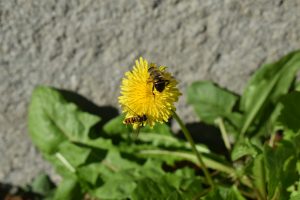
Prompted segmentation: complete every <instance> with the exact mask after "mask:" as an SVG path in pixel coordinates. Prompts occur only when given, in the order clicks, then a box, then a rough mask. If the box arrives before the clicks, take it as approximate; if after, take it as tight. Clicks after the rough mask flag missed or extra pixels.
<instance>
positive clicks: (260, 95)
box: [240, 51, 300, 135]
mask: <svg viewBox="0 0 300 200" xmlns="http://www.w3.org/2000/svg"><path fill="white" fill-rule="evenodd" d="M299 68H300V51H296V52H293V53H290V54H288V55H287V56H285V57H283V58H281V59H280V60H279V61H277V62H275V63H272V64H267V65H263V66H262V67H261V68H260V69H259V70H258V71H257V72H256V73H255V74H254V76H252V78H251V79H250V81H249V83H248V85H247V86H246V89H245V90H244V94H243V96H242V97H241V104H240V109H241V110H242V111H244V112H245V117H244V122H243V126H242V128H241V134H242V135H243V134H245V133H246V132H247V130H248V128H249V127H250V125H251V124H252V123H253V122H254V120H257V121H260V120H262V119H261V117H262V115H267V114H268V113H266V111H265V109H267V108H268V106H270V105H271V104H274V103H276V102H277V101H278V99H279V98H280V97H281V96H282V95H283V94H286V93H287V92H288V90H289V88H290V87H291V86H292V83H293V80H294V78H295V74H296V72H297V71H298V70H299ZM264 111H265V112H264ZM260 114H261V115H260ZM269 114H271V113H269Z"/></svg>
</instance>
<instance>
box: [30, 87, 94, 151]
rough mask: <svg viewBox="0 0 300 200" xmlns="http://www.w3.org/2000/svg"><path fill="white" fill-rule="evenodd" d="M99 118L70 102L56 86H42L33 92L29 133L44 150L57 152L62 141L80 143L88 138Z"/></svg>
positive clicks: (34, 141)
mask: <svg viewBox="0 0 300 200" xmlns="http://www.w3.org/2000/svg"><path fill="white" fill-rule="evenodd" d="M99 121H100V118H99V117H97V116H94V115H90V114H88V113H85V112H82V111H80V110H79V109H78V108H77V106H76V105H75V104H73V103H67V102H66V101H65V99H64V98H63V97H62V95H61V94H60V93H59V92H58V91H57V90H55V89H52V88H50V87H43V86H39V87H37V88H36V89H35V90H34V92H33V94H32V97H31V103H30V107H29V119H28V126H29V133H30V136H31V138H32V141H33V143H34V144H35V145H36V146H37V147H38V148H39V149H40V150H41V151H42V152H44V153H49V154H53V153H55V152H56V151H57V148H58V146H59V144H60V143H61V142H63V141H66V140H67V139H68V140H72V141H78V142H83V141H84V140H88V134H89V131H90V129H91V127H92V126H94V125H95V124H96V123H98V122H99Z"/></svg>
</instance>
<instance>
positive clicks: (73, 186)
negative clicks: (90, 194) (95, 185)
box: [53, 179, 83, 200]
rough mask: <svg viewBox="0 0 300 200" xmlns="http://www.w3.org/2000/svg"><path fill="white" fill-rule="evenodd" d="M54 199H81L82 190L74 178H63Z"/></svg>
mask: <svg viewBox="0 0 300 200" xmlns="http://www.w3.org/2000/svg"><path fill="white" fill-rule="evenodd" d="M53 199H54V200H82V199H83V192H82V191H81V188H80V185H79V183H78V182H77V180H76V179H64V180H63V181H62V182H61V183H60V184H59V185H58V188H57V190H56V192H55V195H54V198H53Z"/></svg>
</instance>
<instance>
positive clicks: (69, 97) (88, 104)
mask: <svg viewBox="0 0 300 200" xmlns="http://www.w3.org/2000/svg"><path fill="white" fill-rule="evenodd" d="M56 89H57V88H56ZM57 90H58V91H59V92H60V93H61V94H62V95H63V97H64V98H65V99H66V101H67V102H71V103H74V104H76V105H77V106H78V107H79V108H80V109H81V110H82V111H84V112H87V113H90V114H93V115H96V116H98V117H100V118H101V121H100V122H99V123H97V124H96V125H95V126H94V127H93V130H95V131H92V132H91V135H90V137H91V138H96V137H99V134H98V133H99V132H98V130H101V128H102V127H103V125H104V124H105V123H106V122H108V121H109V120H111V119H113V118H115V117H117V116H118V115H119V112H118V110H117V109H116V108H114V107H112V106H97V105H96V104H94V103H93V102H92V101H90V100H88V99H87V98H85V97H84V96H82V95H80V94H77V93H75V92H73V91H70V90H62V89H57Z"/></svg>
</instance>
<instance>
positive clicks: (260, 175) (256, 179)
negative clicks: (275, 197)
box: [252, 153, 267, 199]
mask: <svg viewBox="0 0 300 200" xmlns="http://www.w3.org/2000/svg"><path fill="white" fill-rule="evenodd" d="M265 173H266V172H265V163H264V156H263V154H262V153H261V154H259V155H257V156H255V158H254V159H253V167H252V174H253V183H254V186H255V187H256V188H257V190H258V192H259V193H260V195H261V196H262V197H263V199H266V198H267V194H266V175H265Z"/></svg>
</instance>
